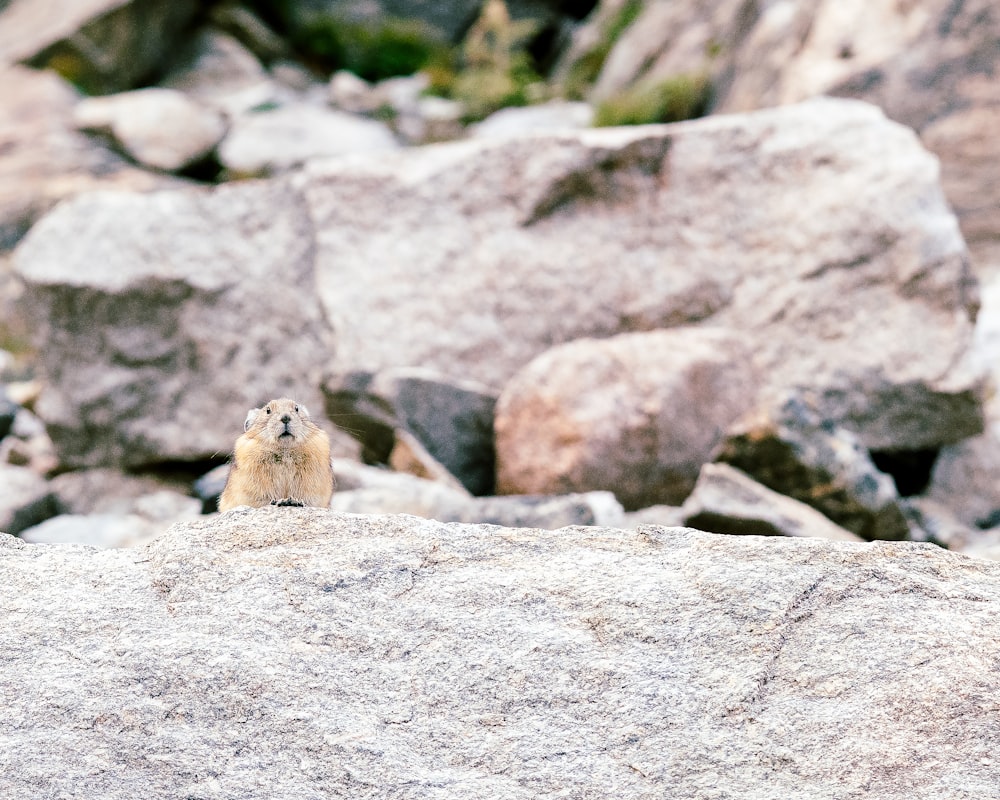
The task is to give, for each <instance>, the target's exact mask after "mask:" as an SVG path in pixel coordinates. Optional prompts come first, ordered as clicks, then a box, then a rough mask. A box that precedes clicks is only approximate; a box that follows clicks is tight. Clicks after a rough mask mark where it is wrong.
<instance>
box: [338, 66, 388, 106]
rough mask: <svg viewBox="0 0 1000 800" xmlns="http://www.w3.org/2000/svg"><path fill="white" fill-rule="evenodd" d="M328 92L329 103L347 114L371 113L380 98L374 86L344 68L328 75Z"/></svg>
mask: <svg viewBox="0 0 1000 800" xmlns="http://www.w3.org/2000/svg"><path fill="white" fill-rule="evenodd" d="M328 92H329V99H330V103H331V104H332V105H334V106H336V107H337V108H339V109H341V110H342V111H346V112H348V113H349V114H372V113H374V112H375V111H377V110H378V104H379V102H380V99H379V98H378V97H377V96H376V94H375V87H374V86H372V85H371V84H370V83H369V82H368V81H366V80H365V79H364V78H359V77H358V76H357V75H355V74H354V73H353V72H350V71H348V70H346V69H341V70H337V72H335V73H333V75H331V76H330V83H329V86H328Z"/></svg>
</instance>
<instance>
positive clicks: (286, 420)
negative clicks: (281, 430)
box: [281, 414, 292, 425]
mask: <svg viewBox="0 0 1000 800" xmlns="http://www.w3.org/2000/svg"><path fill="white" fill-rule="evenodd" d="M281 421H282V422H284V423H285V424H286V425H287V424H288V423H289V422H291V421H292V416H291V414H282V415H281Z"/></svg>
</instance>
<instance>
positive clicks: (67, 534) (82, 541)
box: [20, 514, 169, 550]
mask: <svg viewBox="0 0 1000 800" xmlns="http://www.w3.org/2000/svg"><path fill="white" fill-rule="evenodd" d="M168 527H169V524H163V523H157V522H154V521H151V520H149V519H147V518H146V517H142V516H139V515H138V514H89V515H84V514H60V515H59V516H57V517H52V518H51V519H48V520H46V521H45V522H42V523H39V524H38V525H35V526H33V527H31V528H28V529H26V530H24V531H22V532H21V534H20V538H21V539H23V540H24V541H26V542H30V543H31V544H77V545H85V546H87V547H97V548H100V549H102V550H103V549H111V548H119V547H138V546H140V545H144V544H148V543H149V542H151V541H153V539H155V538H156V537H157V536H159V535H160V534H161V533H163V531H165V530H166V529H167V528H168Z"/></svg>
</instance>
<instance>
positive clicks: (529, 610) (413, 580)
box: [0, 509, 1000, 800]
mask: <svg viewBox="0 0 1000 800" xmlns="http://www.w3.org/2000/svg"><path fill="white" fill-rule="evenodd" d="M0 579H2V581H3V583H4V585H5V586H7V587H10V591H5V592H3V593H2V595H0V613H2V615H3V618H4V619H5V620H7V623H6V624H5V625H4V626H3V627H2V628H0V675H2V678H0V701H2V703H3V708H4V714H3V717H2V719H0V735H2V738H3V741H4V748H3V750H2V753H0V763H2V765H3V769H2V770H0V793H2V795H3V796H4V797H5V798H9V799H10V800H21V798H24V799H25V800H27V798H37V797H43V796H44V797H57V796H63V795H70V794H75V795H80V796H84V795H85V796H90V797H102V798H105V799H106V800H116V799H117V798H133V797H137V796H142V797H147V798H152V799H154V800H155V799H156V798H175V797H205V798H222V797H235V796H247V795H250V794H253V795H267V796H270V797H288V798H291V797H295V798H299V799H301V800H312V799H313V798H316V799H317V800H318V798H321V797H330V796H335V797H336V796H350V797H367V798H383V797H384V798H389V797H393V798H459V797H472V796H477V797H495V798H518V799H520V798H524V799H525V800H527V798H537V797H540V796H546V795H549V794H550V793H558V792H565V793H566V794H567V795H569V796H572V797H579V798H605V797H609V796H617V797H630V798H650V799H651V798H661V797H664V796H666V795H668V794H669V795H671V796H683V797H712V796H716V797H727V796H730V797H732V796H738V797H768V798H770V797H783V798H793V799H796V800H798V799H800V800H806V798H809V800H815V799H816V798H843V797H849V796H855V795H860V794H870V795H872V796H878V797H880V798H886V799H887V800H895V799H896V798H899V799H900V800H902V798H906V800H911V798H959V797H969V796H983V795H984V794H988V793H989V792H991V791H992V787H995V786H996V783H997V780H998V779H1000V766H998V765H997V763H996V760H995V753H996V749H997V747H998V746H1000V733H998V731H997V727H996V725H995V714H994V711H993V708H994V707H995V699H994V698H995V697H996V693H997V691H998V689H1000V669H998V667H997V659H996V652H995V651H996V647H995V642H996V641H997V640H998V638H1000V621H998V620H1000V617H998V615H997V613H996V610H997V608H998V604H1000V565H997V564H993V563H990V562H979V561H975V560H971V559H967V558H964V557H960V556H955V555H952V554H949V553H946V552H944V551H941V550H938V549H936V548H932V547H929V546H920V545H908V544H899V543H893V544H884V543H880V544H874V545H855V544H847V543H831V542H821V541H816V540H794V541H792V540H762V539H758V538H754V537H749V538H739V537H722V536H714V535H710V534H703V533H699V532H695V531H692V530H688V529H678V528H674V529H667V528H645V529H643V530H641V531H639V532H631V531H628V532H626V531H620V530H613V529H594V528H588V529H573V528H570V529H564V530H561V531H556V532H551V533H545V532H541V531H534V530H519V531H515V530H506V529H497V528H493V527H488V526H461V525H444V524H441V523H435V522H430V521H423V520H416V519H413V518H409V517H368V518H362V517H354V516H349V515H339V514H335V513H331V512H328V511H321V510H318V509H257V510H254V511H246V512H243V511H236V512H231V513H229V514H226V515H223V516H222V517H220V518H218V519H216V520H214V521H206V522H199V523H192V524H189V525H184V526H178V527H175V528H174V529H173V530H172V531H170V532H169V533H167V534H166V535H165V536H163V537H162V538H160V539H159V540H157V541H156V542H154V543H153V544H152V545H151V546H149V547H148V548H146V549H145V550H143V551H131V552H126V551H108V552H98V551H94V550H90V549H87V548H81V547H72V546H37V545H36V546H32V545H26V544H24V543H22V542H19V541H17V540H16V539H13V538H6V537H0ZM39 608H45V609H46V613H44V614H39V613H37V609H39ZM886 765H892V768H891V769H887V767H886Z"/></svg>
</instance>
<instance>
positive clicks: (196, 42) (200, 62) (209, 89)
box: [161, 29, 280, 116]
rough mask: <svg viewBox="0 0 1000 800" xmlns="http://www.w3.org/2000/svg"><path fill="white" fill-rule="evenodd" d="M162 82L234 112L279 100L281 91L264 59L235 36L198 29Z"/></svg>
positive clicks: (231, 112)
mask: <svg viewBox="0 0 1000 800" xmlns="http://www.w3.org/2000/svg"><path fill="white" fill-rule="evenodd" d="M161 85H162V86H164V87H167V88H171V89H177V90H178V91H181V92H184V93H185V94H186V95H189V96H190V97H193V98H195V99H196V100H198V101H199V102H202V103H204V104H206V105H209V106H211V107H213V108H217V109H219V110H221V111H224V112H225V113H226V114H227V115H228V116H235V115H237V114H241V113H243V112H245V111H248V110H250V109H252V108H254V107H257V106H262V105H266V104H268V103H273V102H276V101H277V100H278V99H279V97H280V92H279V90H278V87H277V86H276V85H275V83H274V82H273V81H272V80H271V79H270V77H269V76H268V74H267V72H266V71H265V70H264V67H263V66H262V65H261V63H260V62H259V61H258V60H257V59H256V58H255V57H254V55H253V53H251V52H250V51H249V50H247V49H246V48H245V47H244V46H243V45H242V44H240V43H239V42H238V41H237V40H236V39H234V38H233V37H232V36H228V35H226V34H224V33H219V32H218V31H214V30H211V29H204V30H201V31H199V32H198V33H197V34H196V35H195V36H194V37H193V38H192V40H191V41H190V43H189V44H188V46H187V47H186V48H185V51H184V55H183V56H182V57H181V58H180V61H179V64H178V65H177V66H176V67H175V68H174V69H173V70H172V71H171V72H170V74H168V75H167V76H166V78H164V80H163V81H162V82H161Z"/></svg>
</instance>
